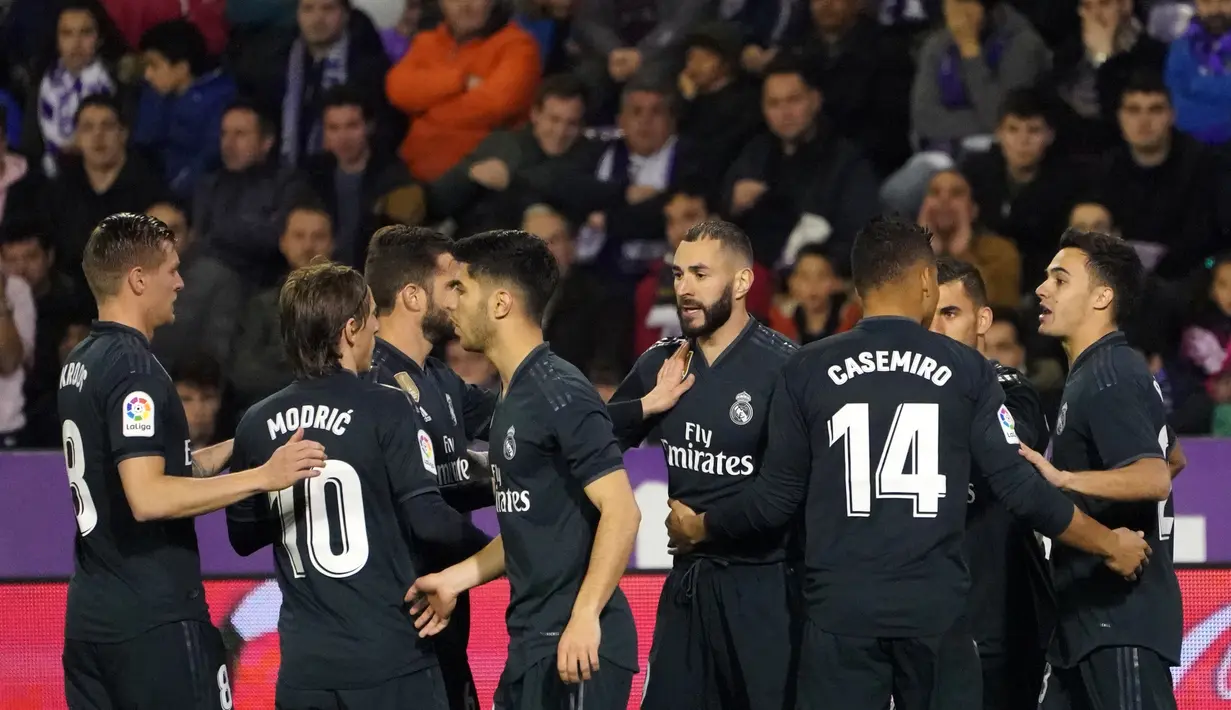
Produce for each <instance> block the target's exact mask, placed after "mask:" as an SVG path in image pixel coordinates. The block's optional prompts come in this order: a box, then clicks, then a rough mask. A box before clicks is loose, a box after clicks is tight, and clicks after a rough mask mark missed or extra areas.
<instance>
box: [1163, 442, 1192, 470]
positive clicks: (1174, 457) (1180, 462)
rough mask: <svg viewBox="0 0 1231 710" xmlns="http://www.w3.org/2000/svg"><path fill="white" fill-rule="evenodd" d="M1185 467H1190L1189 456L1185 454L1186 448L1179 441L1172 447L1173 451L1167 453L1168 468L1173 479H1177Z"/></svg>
mask: <svg viewBox="0 0 1231 710" xmlns="http://www.w3.org/2000/svg"><path fill="white" fill-rule="evenodd" d="M1185 468H1188V457H1187V456H1185V455H1184V449H1183V447H1182V446H1181V445H1180V442H1178V441H1177V442H1175V446H1173V447H1172V448H1171V453H1169V454H1167V469H1168V470H1169V471H1170V472H1171V479H1172V480H1175V477H1176V476H1178V475H1180V472H1181V471H1183V470H1184V469H1185Z"/></svg>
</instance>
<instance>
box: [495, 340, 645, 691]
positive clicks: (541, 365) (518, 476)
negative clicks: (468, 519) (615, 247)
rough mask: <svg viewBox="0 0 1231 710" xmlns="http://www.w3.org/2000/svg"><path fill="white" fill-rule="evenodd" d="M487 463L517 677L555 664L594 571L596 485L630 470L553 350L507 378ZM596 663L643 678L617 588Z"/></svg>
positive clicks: (592, 398)
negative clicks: (552, 659)
mask: <svg viewBox="0 0 1231 710" xmlns="http://www.w3.org/2000/svg"><path fill="white" fill-rule="evenodd" d="M491 431H492V434H491V439H490V441H491V447H490V449H489V457H490V463H491V469H492V481H493V484H494V485H495V495H496V513H497V517H498V519H499V521H500V535H501V538H502V539H503V541H504V559H505V570H506V573H507V575H508V578H509V609H508V613H507V614H506V620H507V622H508V629H509V660H508V666H507V667H506V671H505V672H506V673H508V674H511V675H509V676H508V677H510V678H516V677H517V676H518V675H520V673H521V672H522V671H524V670H525V669H526V668H528V667H529V666H531V665H533V664H534V663H536V662H538V661H539V660H542V659H543V658H546V657H548V656H554V655H555V653H556V646H557V645H558V643H559V641H560V634H561V633H563V632H564V628H565V627H566V626H567V625H568V621H569V617H570V616H571V615H572V610H573V603H574V602H575V601H576V599H577V593H578V591H579V590H580V589H581V583H582V580H583V579H584V578H585V575H586V570H587V569H588V568H589V565H590V553H591V550H592V548H593V546H594V534H595V531H596V529H597V527H598V521H599V512H598V509H597V508H595V507H594V504H593V503H591V502H590V499H589V498H588V497H587V496H586V492H585V488H586V486H588V485H590V484H591V483H593V482H594V481H597V480H598V479H600V478H602V477H603V476H606V475H608V474H610V473H613V472H615V471H620V470H622V469H623V468H624V459H623V457H622V456H621V454H620V448H619V446H618V445H617V444H616V440H615V436H614V435H613V434H612V427H611V419H610V418H609V417H608V416H607V410H606V408H605V407H604V406H603V402H602V400H601V399H599V396H598V393H597V392H596V391H595V390H594V386H593V385H591V384H590V382H589V381H588V380H586V378H585V377H584V376H583V375H582V374H581V372H579V371H578V370H577V368H576V367H574V366H573V365H571V364H569V363H568V362H566V361H565V360H563V359H561V358H560V357H558V356H557V355H556V354H555V353H553V352H552V351H551V350H550V349H549V348H548V346H547V344H546V343H544V344H543V345H540V346H538V347H537V348H535V349H534V350H533V351H531V353H530V354H529V355H527V356H526V359H525V360H524V361H522V363H521V365H519V366H518V367H517V371H516V372H514V373H513V376H512V377H511V378H510V379H509V383H508V386H507V387H506V388H505V392H504V396H503V397H502V398H501V399H500V401H499V403H498V404H497V405H496V412H495V414H494V415H493V416H492V428H491ZM600 621H601V624H602V645H601V646H600V647H599V655H600V656H602V658H603V660H604V661H609V662H611V663H614V664H615V665H617V666H620V667H622V668H626V669H628V670H632V671H636V670H637V631H636V628H635V627H634V626H633V616H632V611H631V610H630V609H629V606H628V600H627V599H626V598H625V597H624V593H623V592H622V591H620V589H619V588H617V589H616V590H615V593H613V594H612V595H611V599H610V600H609V601H608V602H607V606H606V607H604V608H603V611H602V613H601V615H600Z"/></svg>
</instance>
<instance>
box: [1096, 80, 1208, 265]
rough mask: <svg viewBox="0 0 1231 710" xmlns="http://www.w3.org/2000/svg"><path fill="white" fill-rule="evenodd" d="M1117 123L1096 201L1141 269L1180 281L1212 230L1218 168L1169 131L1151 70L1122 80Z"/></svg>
mask: <svg viewBox="0 0 1231 710" xmlns="http://www.w3.org/2000/svg"><path fill="white" fill-rule="evenodd" d="M1119 121H1120V133H1121V135H1122V136H1123V141H1122V142H1121V144H1120V145H1119V146H1117V147H1115V148H1112V149H1111V150H1110V151H1108V152H1107V154H1106V155H1105V156H1104V157H1103V160H1102V163H1101V164H1100V166H1099V168H1098V170H1097V172H1096V173H1095V177H1094V180H1093V185H1094V189H1095V194H1096V195H1097V199H1098V201H1099V202H1100V203H1101V204H1103V205H1106V206H1107V208H1108V209H1109V210H1111V214H1112V217H1113V218H1114V221H1115V224H1116V225H1117V226H1118V227H1119V229H1120V232H1121V234H1122V235H1123V236H1124V238H1125V239H1127V240H1128V241H1130V242H1133V243H1134V246H1136V247H1137V249H1138V253H1139V254H1141V255H1142V257H1143V259H1142V262H1143V263H1144V264H1145V265H1146V267H1147V268H1148V269H1153V270H1154V271H1156V273H1157V274H1158V275H1159V276H1161V277H1163V278H1167V279H1176V278H1182V277H1183V276H1185V275H1187V274H1188V273H1189V272H1190V271H1191V270H1192V268H1193V267H1195V266H1196V265H1197V264H1198V263H1200V261H1201V259H1202V258H1203V257H1204V255H1205V254H1206V253H1207V252H1208V251H1209V249H1210V247H1211V246H1212V245H1211V241H1212V239H1213V238H1214V237H1215V235H1216V234H1217V226H1216V224H1215V222H1216V219H1215V218H1216V213H1215V207H1216V200H1217V199H1218V197H1217V196H1218V195H1219V188H1220V185H1221V179H1220V174H1219V172H1218V166H1217V165H1216V163H1215V160H1214V158H1213V157H1212V156H1211V155H1210V154H1209V153H1208V152H1207V151H1206V149H1205V148H1204V147H1203V146H1202V145H1201V144H1200V143H1198V142H1197V141H1196V140H1194V139H1193V138H1190V137H1189V136H1187V135H1185V134H1183V133H1180V132H1179V131H1177V130H1176V129H1175V112H1174V109H1173V107H1172V104H1171V100H1170V98H1169V97H1168V94H1167V87H1166V86H1165V85H1164V84H1163V81H1162V79H1161V77H1159V76H1158V75H1157V74H1154V73H1140V74H1136V75H1134V76H1133V77H1132V78H1131V79H1130V80H1129V82H1128V84H1126V85H1125V87H1124V92H1123V94H1121V97H1120V110H1119Z"/></svg>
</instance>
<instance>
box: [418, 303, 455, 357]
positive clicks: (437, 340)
mask: <svg viewBox="0 0 1231 710" xmlns="http://www.w3.org/2000/svg"><path fill="white" fill-rule="evenodd" d="M453 334H454V332H453V321H451V320H449V313H448V312H447V311H446V310H445V309H443V308H440V307H439V306H437V305H436V302H435V301H432V302H431V303H428V305H427V313H426V314H424V316H423V337H424V338H426V339H427V342H429V343H431V344H432V345H433V346H435V345H440V344H441V343H446V342H448V341H449V340H450V339H452V338H453Z"/></svg>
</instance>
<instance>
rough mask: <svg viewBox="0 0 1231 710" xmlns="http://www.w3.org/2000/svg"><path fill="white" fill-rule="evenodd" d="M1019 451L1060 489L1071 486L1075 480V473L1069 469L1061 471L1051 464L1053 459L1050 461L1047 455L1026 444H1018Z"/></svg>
mask: <svg viewBox="0 0 1231 710" xmlns="http://www.w3.org/2000/svg"><path fill="white" fill-rule="evenodd" d="M1017 452H1018V453H1019V454H1021V455H1022V458H1024V459H1026V460H1027V461H1029V462H1030V465H1031V466H1034V467H1035V468H1037V469H1039V473H1041V474H1043V478H1046V479H1047V481H1048V482H1049V483H1051V484H1052V485H1053V486H1055V487H1056V488H1059V489H1060V490H1065V489H1067V488H1068V487H1069V484H1070V483H1071V482H1072V480H1073V474H1071V473H1069V472H1068V471H1061V470H1060V469H1058V468H1056V467H1055V466H1053V465H1051V461H1048V460H1047V457H1046V456H1044V455H1043V454H1040V453H1039V452H1037V451H1035V450H1034V449H1032V448H1030V447H1029V446H1026V445H1025V444H1018V447H1017Z"/></svg>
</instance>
